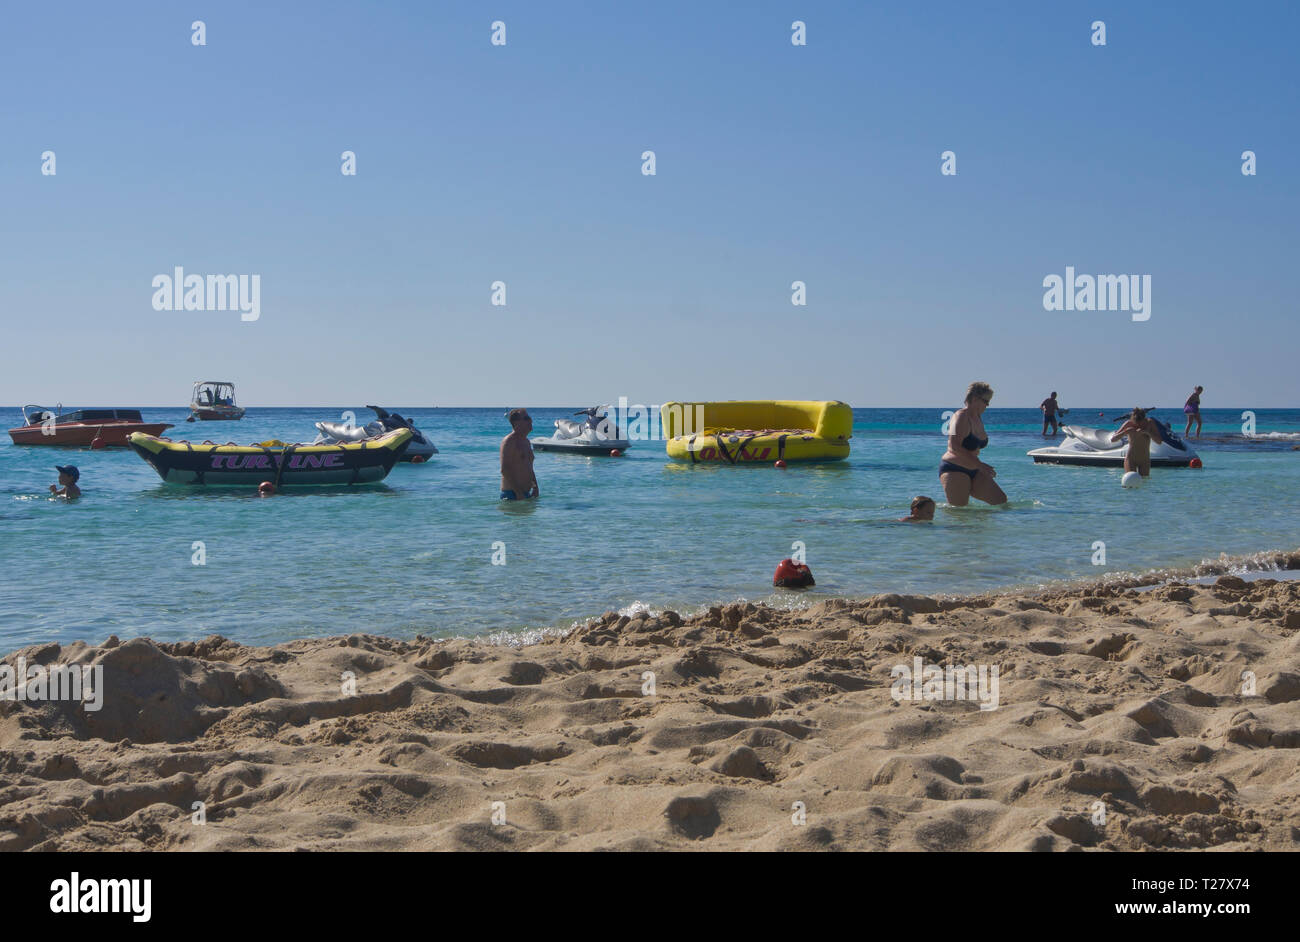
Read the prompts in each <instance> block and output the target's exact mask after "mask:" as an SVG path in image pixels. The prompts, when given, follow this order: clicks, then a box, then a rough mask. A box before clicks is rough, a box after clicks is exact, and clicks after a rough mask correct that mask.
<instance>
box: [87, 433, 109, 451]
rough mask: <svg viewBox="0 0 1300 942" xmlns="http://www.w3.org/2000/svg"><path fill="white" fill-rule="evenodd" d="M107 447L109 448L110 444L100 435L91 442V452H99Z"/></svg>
mask: <svg viewBox="0 0 1300 942" xmlns="http://www.w3.org/2000/svg"><path fill="white" fill-rule="evenodd" d="M107 447H108V442H106V441H104V440H103V439H102V438H100V437H99V436H98V435H96V436H95V437H94V438H92V439H91V440H90V450H91V451H99V449H101V448H107Z"/></svg>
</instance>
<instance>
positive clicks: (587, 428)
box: [532, 406, 632, 455]
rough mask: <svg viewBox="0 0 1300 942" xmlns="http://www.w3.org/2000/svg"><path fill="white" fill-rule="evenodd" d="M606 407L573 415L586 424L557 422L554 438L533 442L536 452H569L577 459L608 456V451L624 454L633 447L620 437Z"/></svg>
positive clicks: (570, 421) (569, 420) (563, 420)
mask: <svg viewBox="0 0 1300 942" xmlns="http://www.w3.org/2000/svg"><path fill="white" fill-rule="evenodd" d="M608 408H609V407H608V406H593V407H592V408H590V409H582V410H581V411H578V412H575V413H573V414H574V415H585V416H586V417H587V418H586V421H583V422H574V421H572V420H571V419H556V420H555V434H553V435H552V436H551V437H550V438H534V439H533V440H532V444H533V448H534V449H535V450H536V451H568V452H572V453H574V454H577V455H608V454H609V453H610V452H611V451H614V450H616V449H617V450H618V451H626V450H627V448H628V446H629V445H631V444H632V443H631V442H629V441H628V440H627V439H626V438H623V437H622V433H621V432H620V431H619V429H618V426H617V425H615V424H614V423H613V422H611V421H610V420H609V416H608V415H607V414H606V413H607V410H608Z"/></svg>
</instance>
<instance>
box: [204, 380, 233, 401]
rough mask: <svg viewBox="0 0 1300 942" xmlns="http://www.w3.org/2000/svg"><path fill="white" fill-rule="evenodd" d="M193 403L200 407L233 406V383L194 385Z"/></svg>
mask: <svg viewBox="0 0 1300 942" xmlns="http://www.w3.org/2000/svg"><path fill="white" fill-rule="evenodd" d="M194 402H195V403H196V404H197V405H200V406H233V405H234V404H235V385H234V383H216V382H212V383H195V384H194Z"/></svg>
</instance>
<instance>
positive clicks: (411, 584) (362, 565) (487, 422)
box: [0, 404, 1300, 651]
mask: <svg viewBox="0 0 1300 942" xmlns="http://www.w3.org/2000/svg"><path fill="white" fill-rule="evenodd" d="M389 407H390V408H395V409H397V411H399V412H401V413H402V414H403V415H408V416H410V417H412V418H413V419H414V420H415V422H416V424H417V425H418V426H419V427H420V428H421V429H423V430H424V431H425V433H426V434H427V435H428V436H429V437H430V438H431V440H432V441H433V442H434V443H435V444H436V445H437V446H438V448H439V451H440V453H439V454H438V455H435V456H434V457H433V458H432V459H431V460H430V461H429V462H428V463H426V464H418V465H412V464H406V463H403V464H399V465H398V466H397V467H396V468H394V470H393V472H392V473H391V474H390V475H389V476H388V478H387V480H386V481H385V482H384V483H382V484H377V485H370V486H365V487H357V488H348V487H318V488H310V489H303V490H297V489H293V488H286V489H285V490H284V491H282V492H281V493H280V494H279V495H277V496H275V497H272V498H269V499H262V498H259V497H258V496H257V494H256V493H255V491H254V490H253V489H252V488H209V489H204V488H201V487H185V486H178V485H168V484H164V483H162V481H161V480H159V478H158V476H157V474H156V473H155V472H154V470H153V469H152V467H150V466H149V465H148V464H146V463H145V462H144V461H143V460H141V459H140V458H139V457H138V456H136V455H135V454H134V453H133V452H132V451H130V450H129V449H106V450H101V451H90V450H86V449H65V448H51V447H41V446H27V447H22V446H14V445H12V444H9V443H7V442H6V443H3V444H0V651H9V650H12V649H14V648H15V647H18V646H21V645H26V644H32V643H36V642H46V641H59V642H69V641H73V640H78V639H80V640H85V641H88V642H92V643H95V642H99V641H102V640H104V639H105V638H107V637H108V636H109V635H112V634H116V635H117V636H119V637H120V638H127V637H133V636H139V635H148V636H151V637H153V638H155V639H158V640H179V639H194V638H200V637H203V636H205V635H208V634H211V633H219V634H223V635H226V636H228V637H230V638H233V639H235V640H238V641H241V642H245V643H274V642H279V641H285V640H289V639H292V638H300V637H308V636H319V635H329V634H338V633H351V632H370V633H376V634H385V635H392V636H397V637H405V638H410V637H413V636H414V635H416V634H417V633H422V634H426V635H431V636H437V637H447V636H494V637H498V638H505V639H509V638H520V637H523V638H529V637H535V636H536V635H537V634H538V633H539V632H543V631H549V630H558V631H562V630H565V629H567V628H569V627H571V626H572V625H573V624H574V623H575V622H580V621H582V620H585V619H587V618H590V617H592V616H595V615H598V614H600V613H601V612H604V611H607V610H610V609H615V610H629V609H633V608H644V607H649V608H650V609H652V610H658V609H662V608H674V609H677V610H678V611H683V612H692V611H697V610H699V609H700V608H701V607H703V606H707V605H710V604H718V603H722V602H729V601H735V600H738V599H747V600H752V601H764V602H769V603H772V604H776V605H781V606H798V605H806V604H808V603H809V602H810V601H815V600H817V599H819V598H825V597H829V596H865V595H869V594H872V593H877V592H886V591H888V592H911V593H959V592H960V593H965V592H975V591H981V590H988V589H994V588H1000V587H1034V586H1042V585H1051V584H1056V583H1060V582H1064V581H1069V580H1076V579H1091V578H1097V577H1099V576H1102V575H1103V574H1107V573H1142V572H1147V571H1150V570H1152V569H1158V568H1163V567H1181V566H1188V565H1194V564H1196V563H1198V562H1200V561H1202V560H1205V559H1213V558H1218V557H1219V556H1220V555H1221V554H1224V553H1227V554H1232V555H1236V554H1247V553H1253V552H1256V551H1265V550H1273V549H1294V548H1296V547H1297V546H1298V545H1300V532H1298V531H1300V527H1298V526H1297V521H1298V520H1300V488H1297V487H1296V486H1295V485H1296V481H1297V479H1298V478H1300V451H1295V450H1293V446H1294V445H1295V444H1300V410H1267V409H1259V410H1255V423H1256V428H1255V432H1256V435H1257V436H1258V437H1257V438H1256V439H1254V440H1252V441H1247V440H1245V439H1244V438H1243V437H1242V415H1241V411H1240V410H1221V411H1219V410H1207V411H1206V412H1205V413H1204V418H1205V429H1204V434H1205V436H1206V440H1203V441H1201V442H1193V446H1194V447H1195V448H1196V449H1197V451H1198V452H1199V453H1200V454H1201V456H1202V458H1203V460H1204V463H1205V467H1204V469H1202V470H1185V469H1159V468H1157V469H1155V470H1154V471H1153V473H1152V475H1151V477H1150V479H1148V480H1147V482H1146V483H1144V484H1143V485H1142V486H1141V487H1140V488H1136V489H1132V490H1126V489H1124V488H1121V487H1120V483H1119V481H1120V477H1121V474H1122V471H1121V470H1120V469H1118V468H1113V469H1098V468H1076V467H1065V466H1054V465H1036V464H1034V462H1033V460H1032V459H1030V458H1029V457H1027V456H1026V454H1025V453H1026V452H1027V451H1028V450H1029V449H1031V448H1036V447H1041V446H1042V445H1043V444H1044V439H1043V438H1042V437H1041V435H1040V432H1041V427H1042V425H1041V419H1040V417H1039V413H1038V412H1037V410H1034V409H991V410H989V412H988V413H987V414H986V416H985V426H986V428H987V430H988V433H989V436H990V444H989V447H988V448H987V449H986V450H985V451H984V452H983V454H982V456H981V457H982V458H983V459H984V460H985V461H987V462H988V463H989V464H991V465H993V466H994V467H995V468H996V469H997V481H998V483H999V484H1001V486H1002V488H1003V489H1004V490H1005V491H1006V492H1007V494H1008V496H1009V497H1010V503H1009V505H1008V506H1006V507H1003V508H1000V509H995V508H991V507H988V506H985V505H982V504H979V505H972V506H971V507H969V508H962V509H957V508H950V507H947V506H946V505H945V504H944V499H943V492H942V490H941V488H940V487H939V479H938V474H937V468H938V464H939V459H940V456H941V455H942V453H943V450H944V445H945V438H944V434H943V432H942V428H941V425H942V421H943V415H942V410H939V409H858V410H855V412H854V416H855V422H854V430H853V439H852V454H851V456H850V457H849V459H848V460H846V461H840V462H832V463H828V464H808V465H800V464H791V465H790V467H788V468H786V469H784V470H779V469H776V468H774V467H773V466H772V465H771V464H762V465H755V466H738V467H730V466H727V467H723V466H716V465H710V466H696V467H692V466H690V465H686V464H681V463H677V462H673V461H669V460H668V459H667V457H666V455H665V454H664V447H663V444H662V442H637V443H634V444H633V446H632V448H631V449H630V450H629V451H628V453H627V454H626V456H624V457H622V458H606V457H597V458H589V457H579V456H575V455H564V454H554V453H538V454H537V457H536V472H537V479H538V481H539V483H540V486H541V491H542V497H541V499H540V500H537V501H522V502H515V503H509V502H503V501H500V500H499V499H498V491H499V487H500V475H499V468H498V448H499V444H500V439H501V437H502V435H504V434H505V433H506V432H507V431H508V430H509V429H508V425H507V423H506V420H505V418H504V409H503V408H495V409H441V408H440V409H419V408H412V409H410V410H409V411H408V410H407V409H405V408H402V407H401V405H400V404H389ZM574 408H575V409H576V408H577V407H576V406H575V407H574ZM343 409H351V410H352V411H354V412H355V414H356V415H357V416H358V419H359V421H361V422H364V421H366V418H367V417H368V416H369V415H370V413H368V412H367V411H366V410H365V409H364V408H362V407H360V406H349V407H340V408H333V407H328V408H327V407H321V408H310V409H257V408H254V409H250V410H249V411H248V414H247V416H246V417H245V418H244V419H243V420H242V421H240V422H200V423H193V424H187V423H185V421H184V419H185V416H186V414H187V413H186V412H185V411H184V410H180V409H146V410H145V417H146V419H147V420H149V421H167V422H173V423H176V427H175V428H174V429H172V430H171V431H170V433H169V434H170V435H171V436H172V437H173V438H175V439H182V438H189V439H191V440H193V441H201V440H203V439H213V440H216V441H218V442H226V441H230V440H234V441H237V442H239V443H244V444H246V443H249V442H257V441H262V440H265V439H270V438H279V439H281V440H284V441H310V440H311V439H312V437H314V435H315V429H314V427H313V423H314V422H316V421H319V420H322V419H323V420H330V421H339V420H340V419H341V416H342V412H343ZM573 411H574V410H573V409H535V410H532V415H533V417H534V420H535V423H536V428H535V430H534V436H540V435H547V434H549V432H550V429H551V428H552V424H553V420H554V419H556V418H562V417H568V416H569V415H570V413H572V412H573ZM1123 411H1126V410H1124V409H1120V408H1113V409H1099V408H1092V409H1074V410H1072V412H1071V415H1070V420H1071V421H1074V422H1077V423H1078V424H1081V425H1089V424H1090V425H1096V426H1101V427H1109V428H1114V427H1117V424H1116V423H1114V422H1111V421H1109V419H1110V417H1111V416H1115V415H1118V414H1119V413H1121V412H1123ZM1098 412H1104V413H1105V416H1106V418H1101V417H1099V416H1098ZM1157 415H1158V416H1162V417H1164V418H1165V419H1166V420H1167V421H1172V422H1174V423H1175V431H1177V432H1181V430H1182V421H1181V420H1182V416H1181V415H1180V414H1178V413H1177V412H1176V411H1175V410H1169V411H1167V412H1158V413H1157ZM0 416H4V417H5V418H7V419H8V421H9V426H7V427H11V426H14V425H18V424H20V422H21V416H20V414H19V412H18V410H17V409H13V408H10V409H4V410H0ZM1057 440H1058V441H1059V440H1060V439H1059V437H1058V439H1057ZM69 463H71V464H76V465H78V466H79V468H80V470H81V481H80V485H81V488H82V491H83V494H84V496H83V497H82V499H81V500H79V501H75V502H71V503H69V502H65V501H58V500H52V499H50V496H49V491H48V486H49V485H50V484H51V483H54V481H55V479H56V472H55V471H54V465H55V464H69ZM918 494H926V495H929V496H931V497H934V498H935V499H936V500H938V502H939V509H938V511H937V513H936V515H935V520H934V522H933V523H931V524H916V525H912V524H903V523H897V522H895V520H896V518H898V517H901V516H905V515H906V513H907V508H908V504H909V502H910V501H911V499H912V498H913V497H914V496H916V495H918ZM1099 544H1104V560H1105V561H1104V564H1100V565H1098V564H1096V562H1095V561H1096V560H1098V559H1100V558H1101V555H1100V553H1099ZM800 550H802V553H803V554H804V556H805V557H806V561H807V563H808V565H809V566H810V567H811V568H812V571H813V573H814V575H815V577H816V579H817V585H816V587H815V588H813V589H811V590H809V591H807V592H803V593H797V592H793V591H789V590H781V589H773V588H772V572H773V570H774V569H775V567H776V564H777V563H778V562H779V561H780V560H781V559H782V558H784V557H787V556H791V555H795V554H796V553H798V552H799V551H800ZM494 559H495V562H494ZM197 563H201V564H197Z"/></svg>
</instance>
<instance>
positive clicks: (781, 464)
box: [776, 458, 785, 468]
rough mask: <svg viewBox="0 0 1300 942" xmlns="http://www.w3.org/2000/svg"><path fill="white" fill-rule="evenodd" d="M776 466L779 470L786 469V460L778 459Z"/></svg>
mask: <svg viewBox="0 0 1300 942" xmlns="http://www.w3.org/2000/svg"><path fill="white" fill-rule="evenodd" d="M776 466H777V467H778V468H784V467H785V459H784V458H777V459H776Z"/></svg>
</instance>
